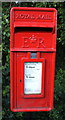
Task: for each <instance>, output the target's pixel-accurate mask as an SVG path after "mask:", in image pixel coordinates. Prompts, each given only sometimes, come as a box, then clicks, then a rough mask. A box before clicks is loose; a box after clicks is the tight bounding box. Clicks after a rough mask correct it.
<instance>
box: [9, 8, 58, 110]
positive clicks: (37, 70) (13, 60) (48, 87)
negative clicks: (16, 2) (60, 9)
mask: <svg viewBox="0 0 65 120" xmlns="http://www.w3.org/2000/svg"><path fill="white" fill-rule="evenodd" d="M56 14H57V13H56V10H55V9H54V8H33V7H14V8H12V9H11V13H10V32H11V35H10V89H11V90H10V106H11V110H12V111H14V112H19V111H50V110H51V109H53V96H54V72H55V55H56Z"/></svg>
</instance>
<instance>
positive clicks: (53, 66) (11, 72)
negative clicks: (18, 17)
mask: <svg viewBox="0 0 65 120" xmlns="http://www.w3.org/2000/svg"><path fill="white" fill-rule="evenodd" d="M15 10H24V11H26V10H29V11H30V10H31V11H33V10H34V11H43V10H44V11H53V12H54V13H55V14H54V18H55V22H54V23H53V24H51V23H50V24H49V25H48V24H46V25H45V24H42V25H40V24H38V26H37V24H34V25H31V24H26V25H25V24H23V25H22V24H21V23H20V24H19V23H16V22H15V23H14V21H13V19H14V18H13V19H12V16H14V11H15ZM56 16H57V11H56V9H54V8H33V7H32V8H30V7H13V8H12V9H11V13H10V33H11V35H10V51H11V52H10V108H11V110H12V111H13V112H21V111H23V112H24V111H50V110H51V109H53V97H54V94H53V93H54V89H53V88H54V78H53V76H52V75H51V78H52V81H51V89H52V92H51V90H50V94H51V97H50V102H49V103H50V105H49V107H44V108H43V107H41V108H40V107H38V108H36V107H35V108H18V109H17V108H15V107H14V106H15V104H16V98H15V99H14V101H13V87H14V85H13V84H14V83H13V77H14V75H13V70H14V66H13V64H14V62H13V56H14V53H15V52H17V51H18V52H21V51H22V52H23V51H24V52H25V51H27V52H29V51H32V52H34V51H35V52H41V51H42V52H47V53H48V52H50V53H53V55H52V58H53V62H54V63H55V52H56V42H54V46H55V47H53V46H52V48H46V49H45V48H43V49H42V48H40V49H38V48H34V49H29V48H28V49H25V48H23V49H21V48H13V33H14V29H15V28H16V27H20V26H21V27H25V26H26V27H33V26H34V27H46V28H52V27H53V26H54V27H53V28H54V29H53V32H54V31H55V34H54V39H55V40H56V24H57V19H56ZM13 23H14V24H13ZM16 54H17V53H16ZM16 54H15V56H16ZM37 59H38V58H37ZM32 60H33V59H32ZM24 61H27V60H23V63H22V66H23V64H24ZM28 61H29V59H28ZM33 61H34V60H33ZM53 62H52V63H51V71H52V73H53V74H54V69H55V65H54V64H53ZM43 66H44V65H43ZM15 68H16V67H15ZM44 84H45V83H44ZM14 94H16V91H14ZM25 97H26V96H25ZM29 97H30V96H29ZM31 97H33V96H31ZM36 97H37V96H36ZM40 97H41V96H40Z"/></svg>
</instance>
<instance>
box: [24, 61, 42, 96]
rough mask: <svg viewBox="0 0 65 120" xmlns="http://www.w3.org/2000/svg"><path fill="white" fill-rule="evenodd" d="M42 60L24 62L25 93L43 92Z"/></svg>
mask: <svg viewBox="0 0 65 120" xmlns="http://www.w3.org/2000/svg"><path fill="white" fill-rule="evenodd" d="M41 84H42V62H25V63H24V94H41Z"/></svg>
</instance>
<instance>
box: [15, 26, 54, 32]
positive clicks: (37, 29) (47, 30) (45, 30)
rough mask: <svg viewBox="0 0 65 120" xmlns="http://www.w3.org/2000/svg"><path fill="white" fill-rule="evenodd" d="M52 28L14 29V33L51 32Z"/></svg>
mask: <svg viewBox="0 0 65 120" xmlns="http://www.w3.org/2000/svg"><path fill="white" fill-rule="evenodd" d="M52 29H53V28H43V27H16V28H15V32H22V31H30V32H31V31H44V32H52Z"/></svg>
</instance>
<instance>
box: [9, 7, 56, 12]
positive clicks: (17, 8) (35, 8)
mask: <svg viewBox="0 0 65 120" xmlns="http://www.w3.org/2000/svg"><path fill="white" fill-rule="evenodd" d="M14 10H32V11H33V10H34V11H36V10H38V11H39V10H40V11H41V10H44V11H52V12H57V10H56V9H55V8H41V7H12V8H11V12H13V11H14Z"/></svg>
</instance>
